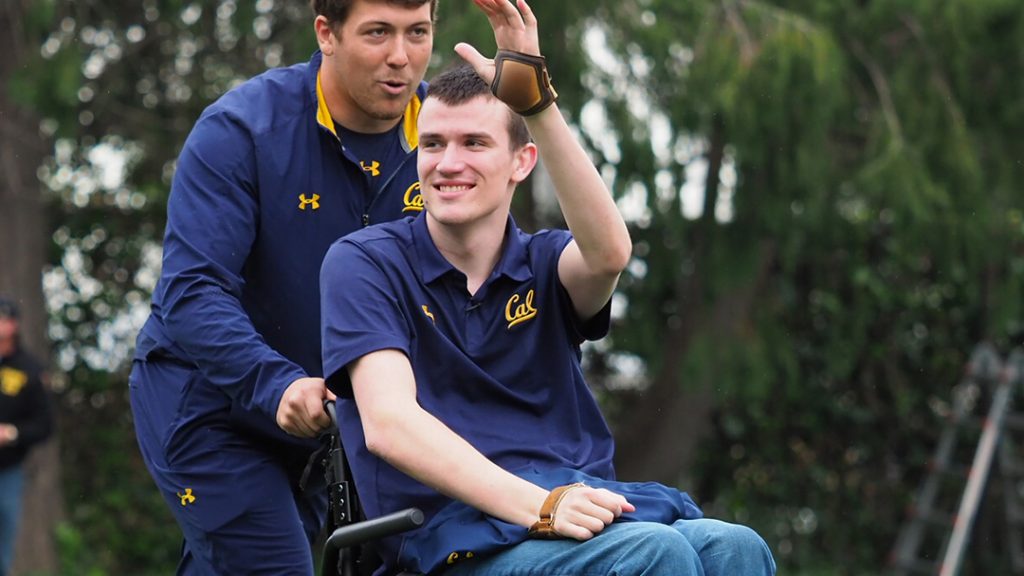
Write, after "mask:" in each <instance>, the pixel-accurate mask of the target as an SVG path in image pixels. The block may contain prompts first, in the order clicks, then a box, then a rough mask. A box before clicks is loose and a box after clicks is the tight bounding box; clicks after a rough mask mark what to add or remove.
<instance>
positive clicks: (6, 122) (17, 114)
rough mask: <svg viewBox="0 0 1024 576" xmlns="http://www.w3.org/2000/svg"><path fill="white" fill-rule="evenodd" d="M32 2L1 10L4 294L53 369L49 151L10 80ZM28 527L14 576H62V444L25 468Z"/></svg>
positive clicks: (42, 450)
mask: <svg viewBox="0 0 1024 576" xmlns="http://www.w3.org/2000/svg"><path fill="white" fill-rule="evenodd" d="M30 1H31V0H6V1H5V2H3V3H0V54H3V55H4V56H3V58H0V87H2V88H0V174H3V176H2V177H0V293H3V294H5V295H8V296H10V297H12V298H13V299H14V300H16V301H17V302H18V304H19V307H20V308H21V312H22V318H21V335H22V345H23V346H24V347H25V348H26V349H27V350H28V351H30V352H31V353H33V354H35V355H36V356H37V357H40V358H41V359H42V360H43V362H44V364H48V363H49V362H48V361H49V347H48V346H47V345H46V338H45V326H46V320H45V318H46V314H45V309H44V306H43V292H42V270H43V265H44V263H45V255H46V250H45V245H46V244H45V242H46V238H47V237H48V236H49V227H48V226H47V225H46V218H45V212H44V204H43V198H42V186H41V184H40V182H39V179H38V178H37V176H36V171H37V170H38V168H39V166H40V165H41V164H42V161H43V158H44V156H45V150H46V146H45V143H44V141H43V138H42V136H41V135H40V132H39V120H38V118H36V117H35V115H34V114H32V113H31V111H29V110H25V109H23V108H20V107H18V106H15V105H14V103H13V102H12V101H11V95H10V93H9V92H8V87H9V86H10V78H11V77H12V75H13V74H14V73H15V72H16V71H17V70H19V68H20V66H23V65H24V61H25V59H26V55H27V54H29V53H30V51H31V50H35V49H37V48H36V47H35V46H34V45H33V44H31V43H30V42H29V41H28V39H27V38H26V37H25V31H24V19H23V17H24V14H25V12H26V10H27V9H28V7H29V4H30ZM25 474H26V475H25V493H24V500H23V507H22V522H21V527H20V531H19V534H18V540H17V543H16V544H15V563H14V566H13V569H12V571H13V573H15V574H24V573H30V572H43V573H56V571H57V566H58V562H57V554H56V547H55V544H54V528H55V526H56V523H57V522H58V521H59V520H60V518H61V516H62V513H63V505H62V503H63V500H62V498H61V490H60V469H59V460H58V449H57V441H56V440H55V439H52V440H50V441H48V442H46V443H45V444H44V445H42V446H40V447H37V448H36V449H35V450H34V452H33V454H32V455H31V456H30V457H29V459H28V461H27V462H26V466H25Z"/></svg>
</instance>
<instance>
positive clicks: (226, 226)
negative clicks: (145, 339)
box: [160, 112, 306, 418]
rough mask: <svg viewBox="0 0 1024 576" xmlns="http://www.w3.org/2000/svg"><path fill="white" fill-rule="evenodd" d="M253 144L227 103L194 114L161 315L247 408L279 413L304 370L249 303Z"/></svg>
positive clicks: (175, 195) (181, 163)
mask: <svg viewBox="0 0 1024 576" xmlns="http://www.w3.org/2000/svg"><path fill="white" fill-rule="evenodd" d="M255 158H256V154H255V145H254V142H253V139H252V136H251V135H250V133H249V131H248V129H247V128H246V127H244V126H243V125H242V124H241V122H239V121H238V120H237V119H236V118H233V117H232V116H230V115H229V114H227V113H224V112H214V113H209V112H208V113H206V114H204V115H203V117H201V118H200V120H199V121H198V122H197V123H196V126H195V128H193V130H192V133H191V134H190V135H189V137H188V139H187V140H186V142H185V146H184V149H183V150H182V153H181V155H180V156H179V159H178V166H177V170H176V172H175V177H174V181H173V183H172V186H171V195H170V198H169V200H168V204H167V231H166V233H165V236H164V256H163V270H162V279H161V283H160V285H161V294H160V302H161V314H162V316H163V322H164V326H165V328H166V330H167V333H168V336H170V338H171V339H172V340H173V341H174V342H175V344H177V345H178V346H179V347H180V348H181V349H182V350H184V351H185V353H186V354H187V355H188V357H189V359H190V360H191V361H192V362H194V363H195V364H196V366H198V368H199V370H200V371H201V372H202V373H203V374H204V376H205V377H206V378H207V379H208V380H209V381H210V382H212V383H213V384H214V385H216V386H218V387H220V388H221V389H223V390H224V391H225V392H226V393H227V394H228V395H229V396H231V397H232V398H234V399H235V401H236V402H240V403H241V404H242V405H243V406H244V407H245V408H246V409H252V408H257V409H259V410H260V411H261V412H263V413H265V414H267V415H268V416H270V417H271V418H274V417H275V416H276V414H277V406H278V404H279V403H280V401H281V396H282V395H283V393H284V390H285V388H287V387H288V385H289V384H290V383H291V382H293V381H294V380H296V379H298V378H302V377H304V376H305V375H306V374H305V372H304V371H303V370H302V368H301V367H299V366H298V365H297V364H295V363H294V362H291V361H289V360H288V359H286V358H285V357H284V356H282V355H281V354H279V353H278V352H277V351H275V350H273V349H272V348H270V346H268V345H267V343H266V342H265V340H264V339H263V337H262V336H261V335H260V334H258V333H257V332H256V329H255V327H254V326H253V323H252V321H251V319H250V318H249V316H248V315H247V314H246V312H245V310H244V308H243V307H242V303H241V297H242V287H243V285H244V279H243V277H242V270H243V268H244V266H245V265H246V261H247V260H248V258H249V255H250V251H251V250H252V246H253V242H254V241H255V238H256V233H257V229H258V226H259V210H260V207H259V200H258V199H259V190H258V189H257V178H256V170H257V166H256V160H255Z"/></svg>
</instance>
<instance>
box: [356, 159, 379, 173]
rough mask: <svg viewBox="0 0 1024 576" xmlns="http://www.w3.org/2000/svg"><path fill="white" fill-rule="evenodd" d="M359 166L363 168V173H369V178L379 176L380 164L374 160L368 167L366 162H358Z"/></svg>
mask: <svg viewBox="0 0 1024 576" xmlns="http://www.w3.org/2000/svg"><path fill="white" fill-rule="evenodd" d="M359 165H360V166H362V167H363V172H369V173H370V176H380V162H377V161H376V160H374V161H373V162H370V165H369V166H367V165H366V162H363V161H362V160H360V161H359Z"/></svg>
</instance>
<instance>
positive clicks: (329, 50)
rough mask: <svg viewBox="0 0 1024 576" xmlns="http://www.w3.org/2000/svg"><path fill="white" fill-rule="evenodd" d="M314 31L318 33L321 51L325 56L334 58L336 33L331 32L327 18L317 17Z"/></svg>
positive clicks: (317, 38)
mask: <svg viewBox="0 0 1024 576" xmlns="http://www.w3.org/2000/svg"><path fill="white" fill-rule="evenodd" d="M313 30H314V31H315V32H316V43H317V45H318V46H319V47H320V51H321V52H323V53H324V56H333V55H334V42H333V40H334V31H333V30H331V24H330V22H328V21H327V17H326V16H324V15H320V16H317V17H316V20H314V21H313Z"/></svg>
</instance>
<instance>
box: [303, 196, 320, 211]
mask: <svg viewBox="0 0 1024 576" xmlns="http://www.w3.org/2000/svg"><path fill="white" fill-rule="evenodd" d="M306 206H311V207H312V208H313V210H319V209H320V195H319V194H313V197H312V198H306V195H305V194H299V210H305V209H306Z"/></svg>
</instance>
